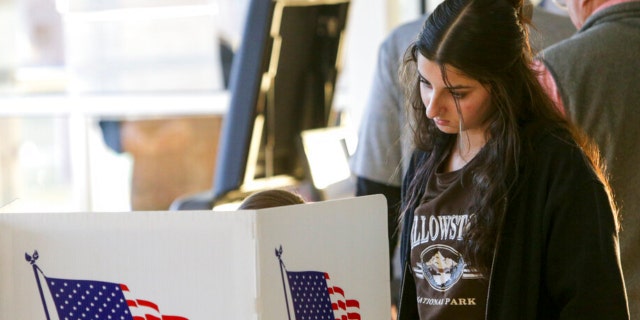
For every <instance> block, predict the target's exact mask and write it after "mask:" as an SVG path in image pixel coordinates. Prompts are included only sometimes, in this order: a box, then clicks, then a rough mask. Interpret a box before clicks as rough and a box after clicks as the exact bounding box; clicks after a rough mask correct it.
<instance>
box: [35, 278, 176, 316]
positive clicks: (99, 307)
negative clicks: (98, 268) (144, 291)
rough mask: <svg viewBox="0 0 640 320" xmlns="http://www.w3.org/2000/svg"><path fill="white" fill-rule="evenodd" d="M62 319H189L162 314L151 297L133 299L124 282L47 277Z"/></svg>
mask: <svg viewBox="0 0 640 320" xmlns="http://www.w3.org/2000/svg"><path fill="white" fill-rule="evenodd" d="M45 280H46V283H47V285H48V286H49V291H50V292H51V295H52V297H53V301H54V304H55V306H56V311H57V312H58V317H59V318H60V320H81V319H94V320H95V319H100V320H102V319H104V320H187V318H184V317H179V316H169V315H162V314H161V313H160V310H159V308H158V306H157V305H156V304H155V303H153V302H151V301H147V300H141V299H132V298H131V297H130V292H129V288H128V287H127V286H126V285H124V284H118V283H113V282H103V281H92V280H70V279H56V278H49V277H45Z"/></svg>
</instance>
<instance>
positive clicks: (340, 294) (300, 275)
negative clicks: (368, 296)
mask: <svg viewBox="0 0 640 320" xmlns="http://www.w3.org/2000/svg"><path fill="white" fill-rule="evenodd" d="M287 280H288V282H289V289H290V291H291V302H292V304H293V309H294V313H295V319H297V320H316V319H318V320H350V319H360V313H358V311H359V309H360V303H359V302H358V300H355V299H346V298H345V295H344V290H342V289H341V288H340V287H335V286H331V284H330V277H329V274H328V273H325V272H320V271H302V272H291V271H287Z"/></svg>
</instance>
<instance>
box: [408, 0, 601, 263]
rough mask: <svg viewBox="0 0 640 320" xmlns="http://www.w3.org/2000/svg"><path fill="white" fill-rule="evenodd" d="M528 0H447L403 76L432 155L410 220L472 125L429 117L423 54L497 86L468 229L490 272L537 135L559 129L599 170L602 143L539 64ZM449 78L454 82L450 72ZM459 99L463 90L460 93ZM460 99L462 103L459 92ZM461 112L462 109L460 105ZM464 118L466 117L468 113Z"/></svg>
mask: <svg viewBox="0 0 640 320" xmlns="http://www.w3.org/2000/svg"><path fill="white" fill-rule="evenodd" d="M525 11H526V10H525V7H524V4H523V1H522V0H446V1H444V2H443V3H441V4H440V5H439V6H438V7H437V8H436V9H435V11H434V12H433V13H432V14H431V15H430V16H429V18H428V19H427V20H426V21H425V23H424V25H423V29H422V31H421V32H420V34H419V35H418V37H417V39H416V40H415V41H414V43H413V44H412V45H411V46H410V47H409V48H408V49H407V52H406V54H405V57H404V61H403V68H402V72H401V76H402V78H403V81H404V83H405V88H406V91H407V92H406V97H407V106H408V108H407V110H408V111H409V112H410V115H409V116H410V117H411V118H413V119H412V120H413V123H412V126H413V132H414V143H415V145H416V148H417V149H420V150H423V151H425V152H427V154H428V158H427V159H426V161H424V163H423V164H422V165H421V166H420V167H418V168H416V174H415V176H414V178H413V180H412V181H410V183H409V184H408V185H409V187H408V189H407V190H406V192H405V196H404V199H403V209H402V214H401V218H400V219H402V218H403V217H404V215H405V213H406V211H407V210H408V209H410V210H413V209H414V208H415V207H416V206H417V205H418V204H419V203H420V201H421V197H422V195H423V193H424V189H425V187H426V185H427V180H428V179H429V177H431V176H432V175H433V173H434V171H435V168H436V166H437V164H438V163H440V162H441V161H442V160H443V158H444V157H446V156H447V155H448V154H449V152H450V150H451V149H452V148H453V146H454V144H455V141H456V139H459V138H462V137H463V135H464V134H465V133H464V132H459V133H458V134H446V133H443V132H441V131H440V130H439V129H438V128H437V127H436V126H435V124H434V122H433V121H432V120H430V119H428V118H427V117H426V116H425V106H424V104H423V102H422V99H421V97H420V89H419V85H420V84H419V80H418V75H417V73H416V63H417V59H418V56H419V55H422V56H424V57H425V58H426V59H428V60H430V61H432V62H435V63H437V64H439V65H440V66H441V69H442V70H444V68H445V65H446V66H451V67H454V68H456V69H458V70H460V71H462V72H463V73H464V74H465V75H467V76H468V77H470V78H473V79H475V80H477V81H478V82H480V83H481V84H482V85H483V86H484V87H485V88H486V89H487V90H488V91H489V92H490V97H491V103H492V104H493V106H494V108H493V109H494V110H495V111H494V113H493V114H492V115H491V116H490V117H489V119H488V120H487V121H488V129H487V131H486V141H487V143H486V145H485V146H484V147H483V148H482V150H481V152H480V153H479V154H478V155H477V156H476V157H481V158H479V159H478V160H480V161H474V165H473V166H472V167H471V168H468V167H470V166H465V168H463V169H462V170H467V172H466V173H468V174H470V175H471V177H472V179H471V181H472V184H473V186H472V188H473V189H472V190H473V197H472V201H471V207H470V208H468V210H469V211H468V212H469V213H470V223H469V225H468V229H467V230H466V232H465V238H464V239H465V242H464V246H465V250H464V254H465V259H467V260H469V261H470V262H471V263H472V264H473V265H474V266H475V267H476V268H478V270H479V271H481V272H483V273H484V274H485V275H486V274H487V272H488V270H489V268H490V263H491V259H492V256H493V249H494V248H495V245H496V236H497V235H498V234H499V230H500V228H501V221H502V218H503V216H504V215H505V211H506V208H507V205H508V199H509V197H508V195H509V193H510V191H511V190H512V189H513V188H514V186H515V185H516V182H517V181H518V179H520V178H521V175H522V172H521V170H520V168H521V167H522V166H524V164H525V163H526V160H527V152H530V151H529V145H530V142H531V139H532V135H533V134H534V133H536V132H538V133H539V132H540V130H554V132H561V133H563V134H562V135H563V136H566V137H569V139H572V140H574V143H577V144H578V145H580V146H581V147H583V148H584V150H585V151H587V154H588V159H589V161H591V164H592V165H593V167H594V170H595V171H596V172H599V173H600V176H601V177H602V178H604V176H603V175H602V174H601V172H602V171H599V170H600V169H599V164H598V163H599V162H598V161H597V159H598V156H597V154H596V153H595V152H593V151H595V150H596V149H595V148H594V147H593V145H592V144H590V142H589V141H588V140H587V139H586V138H585V136H584V135H583V134H582V133H581V132H580V131H579V130H578V129H577V128H576V127H575V126H573V125H572V124H571V123H570V122H569V121H568V120H566V118H565V117H564V116H563V114H562V113H561V112H560V111H558V109H557V108H556V106H555V104H554V103H553V102H552V100H551V99H550V98H549V97H548V95H547V94H546V93H545V91H544V89H543V87H542V86H541V85H540V83H539V81H538V79H537V74H536V73H535V71H534V70H533V69H532V63H533V55H534V53H533V52H532V49H531V46H530V44H529V34H528V24H529V23H530V20H529V19H528V17H527V14H526V13H525ZM444 77H445V73H444V72H443V80H444V81H445V83H447V79H446V78H444ZM454 98H455V97H454ZM456 106H459V102H458V101H457V99H456ZM458 114H461V113H460V110H459V109H458ZM461 121H464V119H461Z"/></svg>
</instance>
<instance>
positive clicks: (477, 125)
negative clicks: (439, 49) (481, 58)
mask: <svg viewBox="0 0 640 320" xmlns="http://www.w3.org/2000/svg"><path fill="white" fill-rule="evenodd" d="M445 71H446V73H447V74H446V78H447V79H448V84H447V83H445V82H444V80H443V77H442V69H441V68H440V65H439V64H437V63H435V62H432V61H430V60H428V59H426V58H425V57H423V56H422V55H420V54H418V73H419V75H418V76H419V80H420V96H421V97H422V102H423V103H424V105H425V107H426V115H427V118H429V119H431V120H433V122H434V123H435V125H436V126H437V127H438V129H440V131H442V132H444V133H449V134H455V133H460V131H464V132H466V133H468V134H482V135H484V132H485V130H486V128H487V125H488V123H487V119H488V118H489V116H490V115H491V113H492V112H493V108H492V104H491V94H490V92H489V90H487V88H485V87H484V86H483V85H482V84H481V83H480V82H478V81H477V80H475V79H472V78H469V77H467V76H466V75H464V74H463V73H462V72H460V71H459V70H457V69H456V68H454V67H451V66H450V65H445ZM456 99H457V100H458V103H459V105H460V113H458V110H456V102H455V100H456ZM463 119H464V121H463ZM461 123H462V125H461Z"/></svg>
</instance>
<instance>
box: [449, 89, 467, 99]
mask: <svg viewBox="0 0 640 320" xmlns="http://www.w3.org/2000/svg"><path fill="white" fill-rule="evenodd" d="M450 92H451V95H452V96H453V97H454V98H456V99H461V98H462V97H464V94H463V93H460V92H457V91H450Z"/></svg>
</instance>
